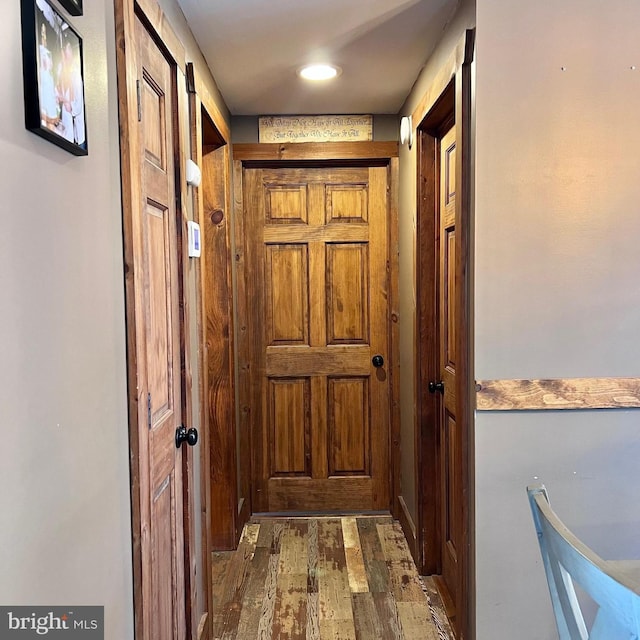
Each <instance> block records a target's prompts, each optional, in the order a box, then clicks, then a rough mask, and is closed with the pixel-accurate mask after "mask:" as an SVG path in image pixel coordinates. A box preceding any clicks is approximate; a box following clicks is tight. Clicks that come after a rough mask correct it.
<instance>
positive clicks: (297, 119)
mask: <svg viewBox="0 0 640 640" xmlns="http://www.w3.org/2000/svg"><path fill="white" fill-rule="evenodd" d="M258 133H259V140H260V142H347V141H348V142H354V141H359V140H360V141H362V140H364V141H371V140H373V116H370V115H368V116H367V115H364V116H363V115H351V116H260V118H259V119H258Z"/></svg>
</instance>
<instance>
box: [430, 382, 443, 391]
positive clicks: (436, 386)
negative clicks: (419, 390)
mask: <svg viewBox="0 0 640 640" xmlns="http://www.w3.org/2000/svg"><path fill="white" fill-rule="evenodd" d="M436 391H439V392H440V393H444V382H430V383H429V393H435V392H436Z"/></svg>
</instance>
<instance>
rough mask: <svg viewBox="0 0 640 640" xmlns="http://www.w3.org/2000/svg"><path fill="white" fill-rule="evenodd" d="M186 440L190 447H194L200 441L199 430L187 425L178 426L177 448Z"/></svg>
mask: <svg viewBox="0 0 640 640" xmlns="http://www.w3.org/2000/svg"><path fill="white" fill-rule="evenodd" d="M183 442H186V443H187V444H188V445H189V446H190V447H193V446H194V445H195V444H196V442H198V430H197V429H195V428H194V427H191V429H187V427H178V428H177V429H176V448H177V449H179V448H180V445H181V444H182V443H183Z"/></svg>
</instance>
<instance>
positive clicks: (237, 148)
mask: <svg viewBox="0 0 640 640" xmlns="http://www.w3.org/2000/svg"><path fill="white" fill-rule="evenodd" d="M233 158H234V162H233V177H234V203H235V210H234V211H235V214H234V219H235V223H236V224H235V246H236V254H235V255H236V283H237V290H236V300H237V317H238V325H239V326H238V334H237V335H238V349H237V353H238V365H237V367H238V406H239V412H238V414H239V418H238V434H239V442H240V449H241V450H242V451H250V450H252V449H251V423H250V413H249V398H250V372H249V353H250V349H249V347H250V345H249V336H248V335H247V334H248V331H247V326H246V325H247V323H246V321H245V319H246V317H247V309H248V306H247V299H246V296H247V286H246V284H245V279H246V277H245V258H244V224H243V207H244V202H243V172H244V169H245V168H250V167H252V166H253V167H256V166H270V167H273V166H276V167H277V166H278V165H283V166H286V164H287V163H292V162H308V163H313V162H322V163H332V162H334V163H343V162H354V163H358V164H362V165H365V164H366V163H367V162H382V163H384V164H385V165H387V167H388V179H389V190H390V191H389V238H388V240H389V258H388V259H389V300H388V303H389V311H388V325H389V351H388V353H389V354H390V358H389V359H390V363H391V364H390V367H389V370H390V376H389V377H390V381H389V414H390V415H389V425H390V442H389V446H390V455H389V460H390V465H389V490H390V504H389V510H390V511H391V512H392V513H393V515H394V517H398V509H397V504H398V500H397V496H399V495H400V395H399V372H400V365H399V362H400V355H399V339H398V320H399V311H398V271H399V269H398V143H397V142H303V143H282V144H281V143H261V144H234V145H233ZM250 483H251V469H249V468H245V469H241V472H240V487H241V492H242V494H243V495H245V496H247V497H249V496H250V495H251V492H250ZM248 515H249V514H248V512H247V516H248Z"/></svg>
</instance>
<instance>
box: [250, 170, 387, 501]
mask: <svg viewBox="0 0 640 640" xmlns="http://www.w3.org/2000/svg"><path fill="white" fill-rule="evenodd" d="M243 185H244V186H243V191H244V193H243V200H244V225H245V255H246V283H247V284H246V286H247V299H248V307H247V311H248V314H247V315H248V322H247V325H248V326H247V330H248V331H249V343H250V346H249V354H250V356H249V366H250V369H251V375H250V380H251V389H250V409H249V410H250V412H251V429H252V501H253V511H254V512H255V511H326V510H371V509H389V507H390V491H389V476H390V472H389V446H390V443H389V439H390V438H389V371H390V369H389V362H388V360H389V339H388V323H389V318H388V307H387V305H388V302H387V301H388V295H389V281H388V280H389V279H388V271H387V267H388V253H389V251H388V219H389V201H388V195H387V185H388V167H387V166H352V167H349V166H343V167H335V166H334V167H322V168H321V167H313V168H312V167H297V168H285V167H277V166H275V167H271V168H245V170H244V173H243ZM378 356H379V357H378Z"/></svg>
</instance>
